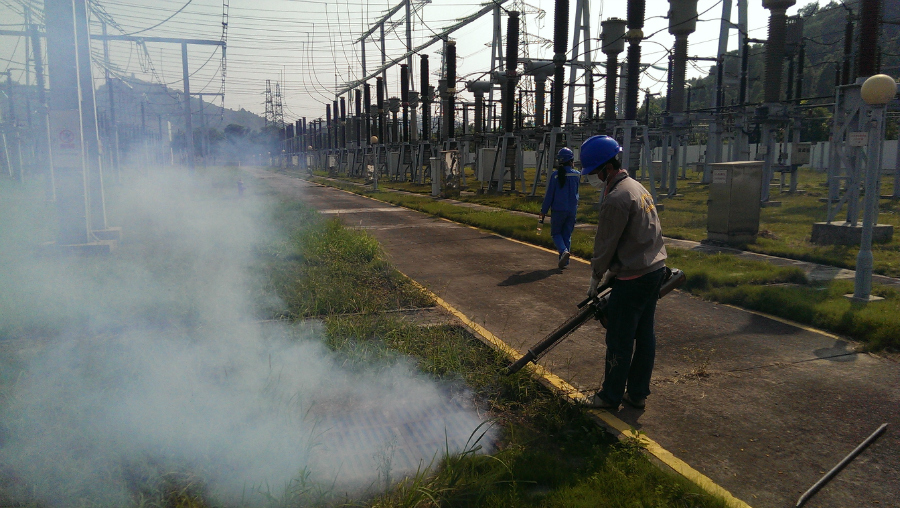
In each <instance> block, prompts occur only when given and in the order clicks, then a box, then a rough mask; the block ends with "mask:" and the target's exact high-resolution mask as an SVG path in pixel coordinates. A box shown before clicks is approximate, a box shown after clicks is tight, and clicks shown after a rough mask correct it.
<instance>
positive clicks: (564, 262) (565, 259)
mask: <svg viewBox="0 0 900 508" xmlns="http://www.w3.org/2000/svg"><path fill="white" fill-rule="evenodd" d="M568 264H569V251H563V253H562V254H560V255H559V263H558V264H557V266H558V267H559V269H560V270H562V269H563V268H565V267H566V266H568Z"/></svg>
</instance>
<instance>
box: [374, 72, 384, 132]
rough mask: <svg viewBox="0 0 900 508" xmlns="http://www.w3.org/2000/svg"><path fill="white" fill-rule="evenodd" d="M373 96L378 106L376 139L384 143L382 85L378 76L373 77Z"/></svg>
mask: <svg viewBox="0 0 900 508" xmlns="http://www.w3.org/2000/svg"><path fill="white" fill-rule="evenodd" d="M375 96H376V106H377V107H378V141H379V142H380V143H382V144H384V85H383V84H382V79H381V77H380V76H379V77H377V78H375Z"/></svg>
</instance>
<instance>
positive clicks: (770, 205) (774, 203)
mask: <svg viewBox="0 0 900 508" xmlns="http://www.w3.org/2000/svg"><path fill="white" fill-rule="evenodd" d="M759 206H760V208H777V207H779V206H781V201H760V203H759Z"/></svg>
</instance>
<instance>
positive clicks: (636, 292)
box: [581, 136, 666, 410]
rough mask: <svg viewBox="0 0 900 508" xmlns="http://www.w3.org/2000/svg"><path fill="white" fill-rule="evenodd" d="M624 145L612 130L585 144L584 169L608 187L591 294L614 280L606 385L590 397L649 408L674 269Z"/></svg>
mask: <svg viewBox="0 0 900 508" xmlns="http://www.w3.org/2000/svg"><path fill="white" fill-rule="evenodd" d="M621 151H622V149H621V148H620V147H619V144H618V143H617V142H616V140H614V139H612V138H610V137H608V136H592V137H590V138H588V139H587V140H586V141H585V142H584V144H582V145H581V168H582V169H581V171H582V174H584V175H587V181H588V183H590V184H591V185H593V186H594V187H596V188H598V189H599V190H601V192H602V193H603V200H602V201H601V203H600V217H599V220H598V221H597V235H596V237H595V238H594V254H593V257H592V258H591V269H592V272H591V282H590V286H589V289H588V295H589V296H592V297H593V296H596V295H597V294H598V292H599V291H600V290H601V288H602V287H605V286H607V285H608V286H609V287H611V292H610V296H609V303H608V306H607V312H608V314H607V315H608V323H607V328H606V364H605V368H604V375H603V385H602V387H601V388H600V391H598V392H597V393H595V394H593V395H592V396H591V397H590V398H589V400H588V403H587V405H588V406H590V407H594V408H600V409H609V410H616V409H618V407H619V404H620V403H622V402H625V403H626V404H628V405H630V406H633V407H636V408H641V409H642V408H643V407H644V404H645V401H646V398H647V396H648V395H650V377H651V375H652V373H653V363H654V359H655V357H656V335H655V332H654V329H653V326H654V323H653V321H654V315H655V313H656V300H657V299H658V298H659V288H660V285H661V284H662V282H663V279H664V278H665V271H666V247H665V245H664V244H663V237H662V228H661V227H660V223H659V216H658V215H657V212H656V206H654V203H653V197H652V196H651V195H650V193H649V192H647V189H645V188H644V186H643V185H641V183H640V182H638V181H637V180H635V179H633V178H631V177H629V175H628V171H627V170H626V169H624V168H622V164H621V162H620V161H619V159H618V158H617V157H618V155H619V153H620V152H621Z"/></svg>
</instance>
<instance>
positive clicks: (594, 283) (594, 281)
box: [587, 275, 600, 298]
mask: <svg viewBox="0 0 900 508" xmlns="http://www.w3.org/2000/svg"><path fill="white" fill-rule="evenodd" d="M598 287H600V279H598V278H597V276H596V275H591V285H590V286H588V292H587V295H588V298H594V297H595V296H597V294H598V293H599V291H598V290H597V288H598Z"/></svg>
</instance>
